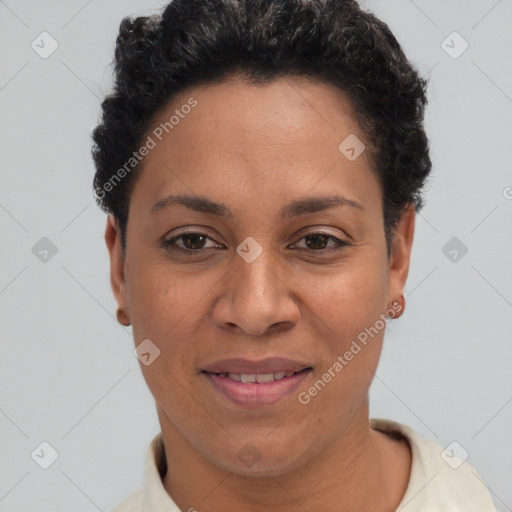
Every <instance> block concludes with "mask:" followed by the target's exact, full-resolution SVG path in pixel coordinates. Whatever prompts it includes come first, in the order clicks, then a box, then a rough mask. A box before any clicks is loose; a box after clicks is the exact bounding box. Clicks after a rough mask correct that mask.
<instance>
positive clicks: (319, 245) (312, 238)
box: [298, 233, 352, 253]
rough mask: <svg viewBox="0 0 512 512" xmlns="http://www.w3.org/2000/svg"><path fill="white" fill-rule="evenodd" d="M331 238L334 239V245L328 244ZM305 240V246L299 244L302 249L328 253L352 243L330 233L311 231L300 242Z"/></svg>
mask: <svg viewBox="0 0 512 512" xmlns="http://www.w3.org/2000/svg"><path fill="white" fill-rule="evenodd" d="M329 240H332V241H334V245H331V246H327V244H328V242H329ZM302 241H304V246H302V247H301V246H298V248H299V249H301V250H308V249H309V251H314V252H318V253H326V252H330V251H336V250H339V249H343V248H344V247H346V246H349V245H352V244H351V243H349V242H345V241H344V240H340V239H339V238H336V237H334V236H332V235H330V234H329V233H310V234H309V235H305V236H303V237H302V238H301V239H300V241H299V242H302Z"/></svg>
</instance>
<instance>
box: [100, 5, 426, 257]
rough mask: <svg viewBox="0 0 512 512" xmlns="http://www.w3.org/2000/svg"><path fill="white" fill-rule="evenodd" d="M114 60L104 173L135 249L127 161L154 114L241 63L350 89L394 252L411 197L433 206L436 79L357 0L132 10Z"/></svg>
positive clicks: (112, 204)
mask: <svg viewBox="0 0 512 512" xmlns="http://www.w3.org/2000/svg"><path fill="white" fill-rule="evenodd" d="M114 65H115V68H114V75H115V76H114V78H115V80H114V87H113V91H112V93H111V94H110V95H108V96H107V97H106V98H105V99H104V101H103V103H102V117H101V122H100V124H99V125H98V126H97V127H96V128H95V129H94V131H93V133H92V138H93V141H94V144H93V149H92V155H93V159H94V163H95V166H96V174H95V176H94V184H93V185H94V190H95V193H96V201H97V202H98V204H99V206H100V207H101V208H102V209H103V210H104V211H105V212H107V213H112V214H113V215H114V217H115V218H116V220H117V222H118V224H119V226H120V228H121V239H122V245H123V249H126V227H127V223H128V211H129V199H130V194H131V190H132V189H133V186H134V183H135V179H136V175H137V167H140V164H137V165H135V166H134V170H133V171H132V172H130V173H129V175H127V173H126V171H125V172H124V173H121V172H120V171H121V169H122V168H123V165H124V169H126V162H127V161H129V160H130V158H132V156H133V154H134V151H135V150H136V149H137V148H139V147H140V146H141V143H142V140H143V137H144V135H145V133H146V132H147V131H148V128H149V127H150V123H151V122H152V119H153V118H154V116H155V115H156V114H157V113H158V112H159V110H160V109H162V108H164V107H165V106H166V104H167V103H168V102H169V101H170V100H171V99H172V98H173V97H174V96H175V95H176V94H177V93H179V92H181V91H183V90H184V89H188V88H190V87H193V86H195V85H200V84H201V85H204V84H213V83H221V82H222V81H223V80H226V79H228V78H230V77H231V76H233V75H236V74H240V73H241V74H242V75H243V76H244V77H245V79H246V80H247V81H249V82H251V83H261V84H262V83H269V82H272V81H274V80H276V79H277V78H281V77H293V76H301V77H306V78H311V79H314V80H317V81H318V80H320V81H323V82H325V83H328V84H332V85H334V86H336V87H338V88H339V89H340V90H341V91H343V92H344V93H345V94H347V96H348V97H349V98H350V100H351V101H352V103H353V104H354V106H355V110H356V113H357V114H356V115H357V118H358V119H357V120H358V122H359V124H360V126H361V129H362V131H363V133H364V135H365V136H366V137H367V140H366V141H365V142H366V143H367V146H368V147H370V148H373V150H372V151H371V152H370V154H371V156H372V162H373V170H374V172H376V174H377V176H378V177H379V182H380V184H381V187H382V193H383V218H384V230H385V234H386V241H387V248H388V256H389V250H390V243H391V239H392V234H393V231H394V228H395V227H396V223H397V221H398V220H399V218H400V216H401V214H402V213H403V211H404V210H405V208H406V207H407V206H409V205H411V204H412V205H414V207H415V209H416V211H419V210H420V209H421V208H422V207H423V202H424V201H423V198H422V188H423V187H424V186H425V181H426V179H427V177H428V175H429V173H430V171H431V167H432V164H431V161H430V157H429V142H428V139H427V137H426V135H425V131H424V128H423V118H424V110H425V106H426V104H427V98H426V90H427V80H426V79H424V78H421V77H420V76H419V75H418V73H417V71H416V70H415V69H414V68H413V66H412V65H411V63H410V62H409V61H408V60H407V58H406V56H405V55H404V52H403V50H402V48H401V46H400V44H399V43H398V41H397V40H396V38H395V37H394V35H393V34H392V32H391V30H390V29H389V27H388V26H387V25H386V24H385V23H384V22H383V21H381V20H379V19H378V18H377V17H375V15H374V14H372V13H370V12H366V11H364V10H362V9H361V7H360V6H359V5H358V4H357V2H356V1H355V0H172V1H171V2H170V3H169V4H167V5H166V6H165V7H164V9H163V11H162V12H161V14H153V15H151V16H142V17H137V18H131V17H126V18H124V19H123V20H122V21H121V25H120V28H119V35H118V37H117V41H116V49H115V59H114ZM118 171H119V172H118ZM116 172H117V175H116V176H114V175H115V174H116ZM121 176H122V177H123V179H116V180H115V181H113V178H114V177H115V178H118V177H121Z"/></svg>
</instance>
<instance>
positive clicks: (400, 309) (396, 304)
mask: <svg viewBox="0 0 512 512" xmlns="http://www.w3.org/2000/svg"><path fill="white" fill-rule="evenodd" d="M404 309H405V297H404V294H403V293H402V295H401V297H400V299H399V300H394V301H393V303H392V305H391V307H390V308H388V311H392V312H393V313H394V314H393V315H389V316H388V318H393V319H397V318H400V317H401V316H402V315H403V313H404Z"/></svg>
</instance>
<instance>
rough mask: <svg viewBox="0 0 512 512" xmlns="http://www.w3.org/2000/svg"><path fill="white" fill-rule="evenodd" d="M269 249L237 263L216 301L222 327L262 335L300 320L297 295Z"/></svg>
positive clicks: (240, 259) (290, 325)
mask: <svg viewBox="0 0 512 512" xmlns="http://www.w3.org/2000/svg"><path fill="white" fill-rule="evenodd" d="M269 252H270V251H263V253H262V254H261V255H260V256H259V257H258V258H257V259H256V260H255V261H253V262H252V263H247V262H246V261H244V260H243V259H242V258H239V259H238V260H237V261H236V262H235V263H234V266H233V268H232V269H231V271H230V272H228V274H227V276H226V279H225V283H224V286H223V287H222V295H221V297H220V298H219V300H218V301H217V302H216V304H215V309H214V315H213V316H214V321H215V322H216V323H217V325H218V326H219V327H221V328H223V329H229V330H232V331H233V330H239V331H240V333H245V334H248V335H252V336H261V335H263V334H266V333H269V332H275V331H276V330H277V331H280V330H285V329H289V328H291V327H293V326H294V325H295V324H297V323H298V321H299V318H300V308H299V305H298V301H297V297H296V296H295V294H294V292H293V290H292V289H291V287H290V286H291V283H286V276H285V273H284V272H282V270H280V269H281V267H280V266H279V265H277V263H276V260H275V259H274V258H271V257H270V256H269Z"/></svg>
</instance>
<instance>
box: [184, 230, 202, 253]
mask: <svg viewBox="0 0 512 512" xmlns="http://www.w3.org/2000/svg"><path fill="white" fill-rule="evenodd" d="M180 238H181V239H182V240H183V245H184V246H185V247H186V248H187V249H192V250H198V249H202V248H203V245H204V243H205V241H206V239H207V238H208V237H207V236H205V235H202V234H201V233H189V234H187V235H182V236H181V237H180Z"/></svg>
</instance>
